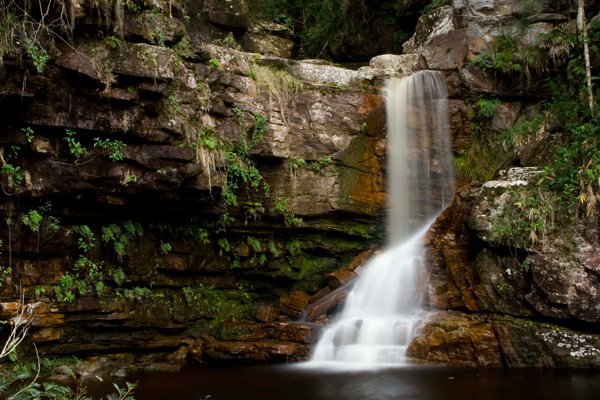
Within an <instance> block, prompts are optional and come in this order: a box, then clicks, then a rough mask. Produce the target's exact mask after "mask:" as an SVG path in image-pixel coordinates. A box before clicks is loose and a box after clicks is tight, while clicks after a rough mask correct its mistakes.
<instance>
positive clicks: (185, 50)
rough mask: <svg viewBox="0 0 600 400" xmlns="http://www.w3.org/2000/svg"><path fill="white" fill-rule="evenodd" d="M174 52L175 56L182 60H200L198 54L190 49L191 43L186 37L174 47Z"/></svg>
mask: <svg viewBox="0 0 600 400" xmlns="http://www.w3.org/2000/svg"><path fill="white" fill-rule="evenodd" d="M173 51H174V52H175V54H176V55H177V56H178V57H179V58H181V59H187V60H193V59H195V58H198V57H197V56H196V53H194V52H193V50H192V49H191V48H190V41H189V39H188V38H186V37H184V38H183V39H181V40H180V41H179V42H177V43H176V44H175V46H173Z"/></svg>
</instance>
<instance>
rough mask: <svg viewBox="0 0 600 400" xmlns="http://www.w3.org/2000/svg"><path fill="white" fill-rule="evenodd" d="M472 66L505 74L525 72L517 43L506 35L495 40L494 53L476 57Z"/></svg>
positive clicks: (488, 52) (489, 52)
mask: <svg viewBox="0 0 600 400" xmlns="http://www.w3.org/2000/svg"><path fill="white" fill-rule="evenodd" d="M470 64H471V65H475V66H477V67H479V68H481V69H484V70H494V71H498V72H501V73H503V74H510V73H511V72H520V71H522V70H523V65H522V62H521V61H520V59H519V48H518V47H517V42H516V41H515V39H513V38H512V37H509V36H508V35H506V34H502V35H500V36H497V37H496V38H495V40H494V50H493V51H487V52H485V53H483V54H481V55H479V56H477V57H475V58H474V59H473V60H472V61H471V62H470Z"/></svg>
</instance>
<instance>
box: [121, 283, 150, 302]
mask: <svg viewBox="0 0 600 400" xmlns="http://www.w3.org/2000/svg"><path fill="white" fill-rule="evenodd" d="M118 294H119V295H120V296H122V297H123V298H125V299H126V300H129V301H143V300H145V299H148V298H150V297H152V295H153V293H152V289H150V288H147V287H139V286H135V287H133V288H131V289H124V290H123V291H122V292H118Z"/></svg>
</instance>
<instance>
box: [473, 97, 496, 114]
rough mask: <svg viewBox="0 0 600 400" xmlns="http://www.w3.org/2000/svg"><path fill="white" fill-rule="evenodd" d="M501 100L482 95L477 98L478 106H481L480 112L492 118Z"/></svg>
mask: <svg viewBox="0 0 600 400" xmlns="http://www.w3.org/2000/svg"><path fill="white" fill-rule="evenodd" d="M500 104H501V102H500V100H499V99H487V98H485V97H480V98H479V99H477V106H478V107H479V114H480V115H482V116H483V117H485V118H492V116H493V115H494V112H495V111H496V109H497V108H498V107H499V106H500Z"/></svg>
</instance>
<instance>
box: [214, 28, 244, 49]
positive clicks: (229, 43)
mask: <svg viewBox="0 0 600 400" xmlns="http://www.w3.org/2000/svg"><path fill="white" fill-rule="evenodd" d="M213 44H216V45H217V46H223V47H229V48H231V49H234V50H242V47H241V46H240V45H239V44H238V43H237V42H236V41H235V37H234V36H233V32H229V33H228V34H227V35H226V36H225V37H224V38H222V39H215V40H213Z"/></svg>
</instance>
